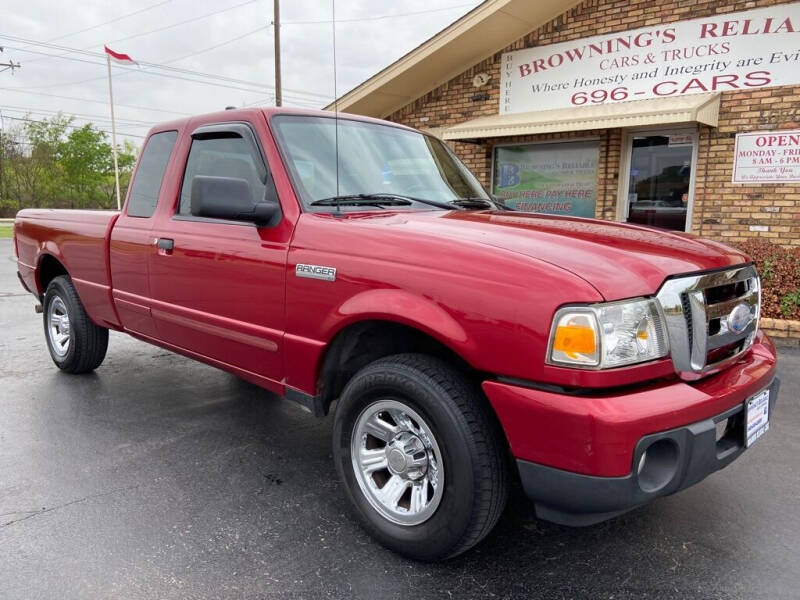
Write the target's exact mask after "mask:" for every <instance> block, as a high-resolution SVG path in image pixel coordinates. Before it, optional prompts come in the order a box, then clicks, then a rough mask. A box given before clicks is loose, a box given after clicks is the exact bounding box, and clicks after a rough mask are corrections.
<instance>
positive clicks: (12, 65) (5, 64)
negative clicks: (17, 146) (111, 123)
mask: <svg viewBox="0 0 800 600" xmlns="http://www.w3.org/2000/svg"><path fill="white" fill-rule="evenodd" d="M275 1H276V2H277V0H275ZM3 50H5V48H3V47H2V46H0V52H2V51H3ZM21 66H22V65H20V64H19V63H15V62H14V61H13V60H9V61H8V62H0V73H2V72H3V71H8V70H9V69H11V72H12V73H13V72H14V69H19V68H20V67H21ZM2 67H5V69H3V68H2Z"/></svg>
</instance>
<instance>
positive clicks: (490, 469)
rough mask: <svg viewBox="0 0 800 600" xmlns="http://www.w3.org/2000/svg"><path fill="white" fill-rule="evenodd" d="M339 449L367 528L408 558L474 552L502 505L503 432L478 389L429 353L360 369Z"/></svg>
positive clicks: (339, 419) (341, 406)
mask: <svg viewBox="0 0 800 600" xmlns="http://www.w3.org/2000/svg"><path fill="white" fill-rule="evenodd" d="M333 452H334V460H335V462H336V468H337V471H338V472H339V476H340V478H341V479H342V481H343V482H344V485H345V489H346V491H347V495H348V496H349V499H350V501H351V502H352V504H353V506H354V507H355V510H356V513H357V515H358V516H359V517H360V519H361V521H362V523H363V524H364V526H365V527H366V529H367V530H368V531H369V533H370V534H372V536H373V537H375V538H376V539H377V540H378V541H380V542H381V543H382V544H384V545H385V546H387V547H388V548H390V549H392V550H394V551H396V552H399V553H401V554H403V555H405V556H409V557H411V558H416V559H421V560H442V559H446V558H450V557H452V556H456V555H457V554H460V553H462V552H464V551H466V550H468V549H469V548H471V547H472V546H474V545H475V544H477V543H478V542H479V541H480V540H481V539H483V538H484V537H485V536H486V535H487V534H488V533H489V532H490V531H491V530H492V528H493V527H494V525H495V523H496V522H497V519H498V518H499V516H500V513H501V512H502V510H503V507H504V506H505V502H506V498H507V493H508V492H507V464H506V448H505V444H504V441H503V437H502V432H501V431H500V430H499V426H498V425H497V423H496V420H495V419H494V417H493V415H492V414H491V412H490V409H489V407H488V405H487V403H486V401H485V399H484V398H483V397H482V396H481V394H480V392H479V390H477V389H476V388H475V386H473V385H471V383H470V382H469V381H468V380H467V379H466V378H465V377H464V376H463V375H462V374H461V373H459V372H458V371H456V370H455V369H453V368H452V367H450V366H449V365H448V364H447V363H445V362H443V361H441V360H438V359H436V358H433V357H429V356H424V355H418V354H403V355H397V356H392V357H388V358H384V359H381V360H378V361H376V362H374V363H372V364H370V365H367V366H366V367H364V368H363V369H362V370H361V371H359V372H358V373H357V374H356V375H355V376H354V377H353V379H352V380H351V381H350V382H349V383H348V384H347V386H346V387H345V389H344V391H343V392H342V396H341V398H340V399H339V402H338V405H337V407H336V414H335V420H334V447H333Z"/></svg>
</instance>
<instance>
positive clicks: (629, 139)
mask: <svg viewBox="0 0 800 600" xmlns="http://www.w3.org/2000/svg"><path fill="white" fill-rule="evenodd" d="M648 135H661V136H669V135H691V136H692V140H693V141H692V164H691V167H690V168H691V172H690V173H689V191H688V198H687V201H686V226H685V227H684V231H685V232H686V233H691V232H692V219H693V217H694V190H695V182H696V180H697V152H698V147H699V138H700V131H699V128H698V127H697V126H686V127H669V128H662V129H653V128H647V129H623V130H622V152H621V153H620V164H619V186H618V189H617V211H616V219H617V221H619V222H621V223H625V222H627V220H628V192H629V191H630V181H631V178H630V170H631V155H632V152H633V138H634V137H635V136H648Z"/></svg>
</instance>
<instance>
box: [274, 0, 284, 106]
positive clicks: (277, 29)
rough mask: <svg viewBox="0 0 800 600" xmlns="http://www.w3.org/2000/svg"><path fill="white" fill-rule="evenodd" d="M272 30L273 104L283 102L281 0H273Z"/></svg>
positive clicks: (278, 104)
mask: <svg viewBox="0 0 800 600" xmlns="http://www.w3.org/2000/svg"><path fill="white" fill-rule="evenodd" d="M274 6H275V9H274V16H273V19H272V30H273V32H274V34H275V106H281V105H282V104H283V98H282V94H281V0H275V1H274Z"/></svg>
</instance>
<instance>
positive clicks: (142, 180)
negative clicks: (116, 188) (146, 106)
mask: <svg viewBox="0 0 800 600" xmlns="http://www.w3.org/2000/svg"><path fill="white" fill-rule="evenodd" d="M177 139H178V132H177V131H164V132H162V133H155V134H153V135H151V136H150V139H149V140H147V144H146V145H145V147H144V150H142V155H141V157H140V158H139V168H138V169H137V170H136V176H135V177H134V178H133V183H131V192H130V194H129V195H128V216H130V217H152V216H153V213H154V212H155V211H156V204H158V193H159V191H160V190H161V181H162V180H163V179H164V171H166V170H167V163H169V156H170V154H172V148H173V146H175V140H177Z"/></svg>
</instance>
